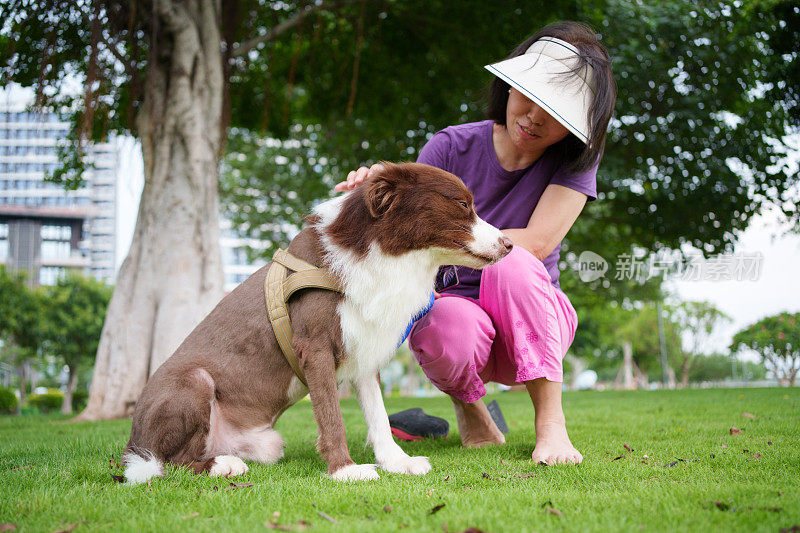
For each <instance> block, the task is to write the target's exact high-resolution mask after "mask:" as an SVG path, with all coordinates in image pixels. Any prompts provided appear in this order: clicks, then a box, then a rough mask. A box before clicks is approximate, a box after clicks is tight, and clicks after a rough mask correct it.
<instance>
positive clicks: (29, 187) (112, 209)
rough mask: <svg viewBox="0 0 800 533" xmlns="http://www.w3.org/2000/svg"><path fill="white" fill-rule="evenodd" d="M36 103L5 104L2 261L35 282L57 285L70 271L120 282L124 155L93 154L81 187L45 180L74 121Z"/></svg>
mask: <svg viewBox="0 0 800 533" xmlns="http://www.w3.org/2000/svg"><path fill="white" fill-rule="evenodd" d="M29 104H30V102H28V101H24V100H17V101H9V100H6V101H0V263H2V264H6V265H9V266H11V267H14V268H16V269H22V270H25V271H27V272H28V279H29V282H30V283H31V284H32V285H35V284H42V285H49V284H53V283H55V281H56V280H57V279H58V276H60V275H61V274H62V273H64V272H65V271H66V270H67V269H74V270H77V271H80V272H82V273H84V274H87V275H91V276H93V277H95V278H97V279H99V280H103V281H105V282H107V283H114V280H115V278H116V268H115V266H116V264H115V252H116V240H117V239H116V216H117V203H116V196H117V194H116V188H117V169H118V155H117V150H116V149H115V147H114V145H113V144H111V143H101V144H95V145H92V146H91V147H90V148H89V149H88V150H87V156H86V162H87V163H88V164H89V165H88V170H87V172H86V175H85V177H86V183H85V184H84V186H83V187H81V188H80V189H78V190H74V191H66V190H65V189H64V187H62V186H61V185H58V184H55V183H51V182H48V181H45V176H46V175H47V174H48V173H50V172H52V171H53V170H54V169H55V168H57V166H58V157H57V151H56V149H57V147H58V146H59V145H60V144H63V143H65V142H66V137H67V134H68V132H69V128H70V123H69V122H66V121H65V120H63V119H62V118H61V117H59V115H58V114H56V113H55V112H53V111H52V110H48V109H43V110H41V111H31V110H30V105H29Z"/></svg>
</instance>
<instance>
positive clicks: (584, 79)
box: [484, 37, 595, 144]
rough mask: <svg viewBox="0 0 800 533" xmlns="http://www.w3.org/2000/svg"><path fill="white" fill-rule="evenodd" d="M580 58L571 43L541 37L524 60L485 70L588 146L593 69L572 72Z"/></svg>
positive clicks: (587, 66)
mask: <svg viewBox="0 0 800 533" xmlns="http://www.w3.org/2000/svg"><path fill="white" fill-rule="evenodd" d="M577 56H578V49H577V48H575V47H574V46H573V45H571V44H569V43H568V42H566V41H562V40H561V39H556V38H555V37H542V38H541V39H539V40H538V41H536V42H534V43H533V44H532V45H531V46H530V47H529V48H528V50H527V51H526V52H525V53H524V54H522V55H521V56H517V57H512V58H511V59H506V60H505V61H500V62H499V63H493V64H491V65H486V66H485V67H484V68H486V69H487V70H488V71H489V72H491V73H492V74H494V75H495V76H497V77H498V78H500V79H501V80H503V81H505V82H506V83H508V84H509V85H511V86H512V87H513V88H515V89H517V90H518V91H519V92H521V93H522V94H524V95H525V96H526V97H528V98H529V99H531V100H533V101H534V102H536V103H537V104H538V105H539V106H541V107H542V109H544V110H545V111H547V112H548V113H549V114H550V116H552V117H553V118H554V119H556V120H558V121H559V122H560V123H561V124H563V125H564V127H565V128H567V129H568V130H569V131H571V132H572V133H574V134H575V136H576V137H578V139H580V140H581V141H583V142H584V143H585V144H588V143H589V106H591V104H592V98H593V96H594V91H595V83H594V69H593V68H592V66H591V65H589V64H587V65H586V66H585V67H584V68H583V69H582V70H581V71H577V72H573V71H574V70H575V69H576V68H577V67H578V58H577Z"/></svg>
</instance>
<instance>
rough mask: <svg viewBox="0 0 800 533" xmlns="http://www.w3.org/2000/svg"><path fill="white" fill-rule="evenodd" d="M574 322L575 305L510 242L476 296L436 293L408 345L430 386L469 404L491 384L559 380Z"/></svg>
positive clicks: (536, 263) (485, 273) (538, 263)
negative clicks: (512, 246)
mask: <svg viewBox="0 0 800 533" xmlns="http://www.w3.org/2000/svg"><path fill="white" fill-rule="evenodd" d="M577 325H578V317H577V315H576V313H575V309H574V308H573V307H572V304H571V303H570V301H569V299H568V298H567V296H566V295H565V294H564V292H563V291H561V289H559V288H557V287H554V286H553V284H552V283H551V281H550V275H549V274H548V273H547V269H545V267H544V265H543V264H542V262H541V261H539V260H538V259H537V258H536V257H534V256H533V255H532V254H531V253H529V252H528V251H527V250H525V249H524V248H522V247H519V246H515V247H514V249H513V250H512V251H511V253H510V254H508V255H507V256H506V257H505V258H504V259H503V260H502V261H500V262H499V263H497V264H495V265H492V266H490V267H487V268H485V269H484V270H483V274H482V275H481V286H480V294H479V297H478V299H477V300H475V299H473V298H466V297H463V296H456V295H448V294H444V295H442V297H441V298H438V299H437V300H436V302H435V303H434V305H433V308H432V309H431V311H430V312H429V313H428V314H427V315H426V316H425V317H423V318H422V319H421V320H420V321H418V322H417V323H416V325H415V326H414V329H413V330H412V331H411V335H410V336H409V339H408V342H409V346H410V347H411V350H412V352H413V353H414V356H415V357H416V359H417V361H418V362H419V365H420V367H422V370H423V371H424V372H425V375H426V376H428V379H430V380H431V383H433V384H434V385H435V386H436V387H437V388H438V389H439V390H441V391H443V392H445V393H447V394H450V395H452V396H455V397H456V398H458V399H459V400H461V401H464V402H468V403H469V402H474V401H476V400H477V399H479V398H481V397H483V396H484V395H485V394H486V388H485V387H484V383H487V382H490V381H494V382H497V383H502V384H505V385H513V384H515V383H524V382H526V381H530V380H533V379H537V378H546V379H547V380H548V381H558V382H560V381H562V380H563V370H562V360H563V358H564V355H565V354H566V353H567V349H568V348H569V346H570V345H571V344H572V341H573V339H574V338H575V330H576V328H577Z"/></svg>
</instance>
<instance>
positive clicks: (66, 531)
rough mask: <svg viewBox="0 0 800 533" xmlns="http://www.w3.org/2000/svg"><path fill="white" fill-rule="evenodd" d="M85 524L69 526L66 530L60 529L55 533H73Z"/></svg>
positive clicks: (79, 523) (78, 523) (77, 523)
mask: <svg viewBox="0 0 800 533" xmlns="http://www.w3.org/2000/svg"><path fill="white" fill-rule="evenodd" d="M82 523H83V522H76V523H74V524H67V527H65V528H64V529H59V530H58V531H56V532H55V533H71V532H72V531H73V530H74V529H75V528H76V527H78V526H79V525H81V524H82Z"/></svg>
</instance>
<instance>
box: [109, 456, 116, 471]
mask: <svg viewBox="0 0 800 533" xmlns="http://www.w3.org/2000/svg"><path fill="white" fill-rule="evenodd" d="M108 466H110V467H111V468H117V467H118V466H119V465H118V464H117V462H116V461H115V460H114V456H113V455H112V456H111V457H109V458H108Z"/></svg>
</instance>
